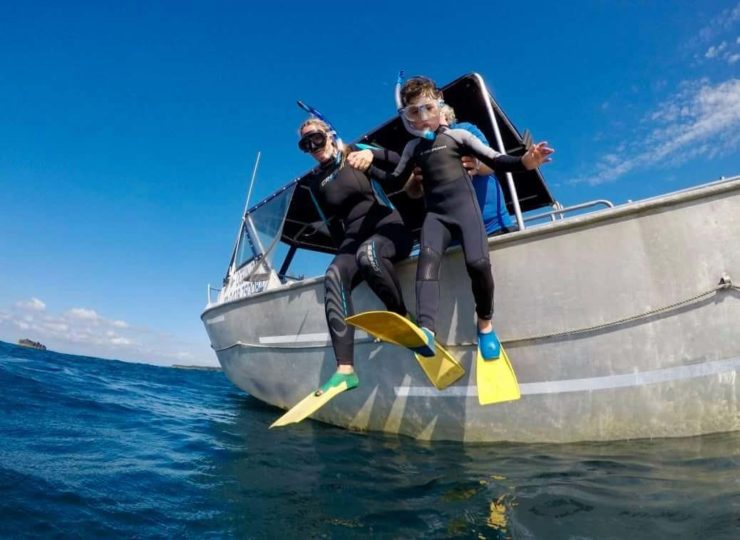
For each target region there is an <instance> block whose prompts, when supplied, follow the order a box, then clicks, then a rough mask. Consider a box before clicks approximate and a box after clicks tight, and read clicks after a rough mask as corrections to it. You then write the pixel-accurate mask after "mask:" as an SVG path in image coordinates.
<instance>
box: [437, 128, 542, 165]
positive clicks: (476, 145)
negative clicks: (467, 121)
mask: <svg viewBox="0 0 740 540" xmlns="http://www.w3.org/2000/svg"><path fill="white" fill-rule="evenodd" d="M447 134H448V135H450V136H451V137H452V138H453V139H455V140H456V141H457V142H458V144H460V146H461V149H462V151H463V154H466V153H467V151H470V153H471V154H472V155H474V156H475V157H477V158H478V159H480V160H481V161H482V162H483V163H485V164H486V165H488V166H489V167H491V169H493V170H494V171H496V172H523V171H526V170H527V168H526V167H525V166H524V163H522V158H520V157H515V156H510V155H508V154H501V153H500V152H496V150H494V149H493V148H491V147H490V146H486V145H485V144H483V143H482V142H480V141H479V140H478V139H477V138H476V137H475V135H473V134H472V133H470V132H468V131H464V130H462V129H454V130H449V131H447Z"/></svg>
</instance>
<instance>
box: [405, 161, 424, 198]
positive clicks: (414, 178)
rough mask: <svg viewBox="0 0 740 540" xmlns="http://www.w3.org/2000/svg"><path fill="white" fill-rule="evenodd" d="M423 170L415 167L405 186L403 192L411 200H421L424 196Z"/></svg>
mask: <svg viewBox="0 0 740 540" xmlns="http://www.w3.org/2000/svg"><path fill="white" fill-rule="evenodd" d="M421 179H422V176H421V168H420V167H414V171H413V172H412V173H411V176H409V179H408V180H406V183H405V184H404V185H403V190H404V191H405V192H406V195H408V196H409V198H410V199H421V198H422V197H423V196H424V186H422V185H421Z"/></svg>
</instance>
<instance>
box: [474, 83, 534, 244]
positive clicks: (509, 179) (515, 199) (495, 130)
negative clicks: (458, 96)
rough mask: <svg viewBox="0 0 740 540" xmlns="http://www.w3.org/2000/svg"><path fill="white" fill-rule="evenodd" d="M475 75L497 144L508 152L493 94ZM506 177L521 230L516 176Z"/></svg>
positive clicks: (520, 211)
mask: <svg viewBox="0 0 740 540" xmlns="http://www.w3.org/2000/svg"><path fill="white" fill-rule="evenodd" d="M473 75H474V77H475V78H476V79H477V80H478V84H479V85H480V87H481V90H482V91H483V95H484V96H485V98H486V111H487V112H488V116H489V117H490V118H491V124H492V125H493V134H494V137H495V138H496V144H497V145H498V148H499V152H502V153H506V147H505V146H504V140H503V138H502V137H501V130H500V129H499V127H498V122H497V121H496V114H495V113H494V111H493V106H492V105H491V94H490V93H489V92H488V87H487V86H486V83H485V81H484V80H483V77H481V76H480V75H479V74H477V73H474V74H473ZM504 178H506V184H507V185H508V186H509V191H510V192H511V202H512V204H513V206H514V218H515V219H516V223H517V225H518V226H519V230H520V231H522V230H524V228H525V227H524V222H525V221H526V220H524V219H523V218H522V209H521V207H520V206H519V195H517V192H516V186H515V185H514V177H513V176H512V175H511V173H508V172H507V173H505V174H504Z"/></svg>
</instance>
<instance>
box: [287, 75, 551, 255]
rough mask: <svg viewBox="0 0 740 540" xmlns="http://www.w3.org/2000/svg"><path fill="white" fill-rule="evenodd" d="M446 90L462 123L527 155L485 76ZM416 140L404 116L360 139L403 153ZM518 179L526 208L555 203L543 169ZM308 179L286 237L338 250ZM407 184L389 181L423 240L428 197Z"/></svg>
mask: <svg viewBox="0 0 740 540" xmlns="http://www.w3.org/2000/svg"><path fill="white" fill-rule="evenodd" d="M442 91H443V93H444V99H445V102H446V103H448V104H450V105H451V106H452V107H453V108H454V109H455V113H456V115H457V120H458V121H459V122H471V123H473V124H475V125H476V126H478V127H479V128H480V130H481V131H482V132H483V133H484V134H485V136H486V138H487V139H488V142H489V144H490V145H491V147H492V148H494V149H495V150H497V151H499V152H502V153H506V154H511V155H514V156H518V155H522V154H523V153H524V151H525V148H524V144H523V141H522V136H521V135H520V133H519V132H518V131H517V129H516V128H515V127H514V125H513V124H512V123H511V121H510V120H509V119H508V117H507V116H506V115H505V114H504V112H503V110H501V107H499V105H498V103H496V101H495V100H494V99H493V97H492V96H491V95H490V94H489V93H488V91H487V90H486V89H485V87H484V86H483V83H482V79H481V78H480V76H479V75H477V74H475V73H471V74H469V75H465V76H463V77H460V78H459V79H456V80H455V81H453V82H451V83H450V84H448V85H447V86H445V87H443V88H442ZM489 104H490V110H492V111H493V115H494V117H495V121H496V122H497V124H498V128H499V131H500V134H501V139H502V141H503V146H504V147H503V148H499V145H498V144H496V140H497V138H496V136H495V130H494V126H493V121H492V118H491V115H490V113H489V106H488V105H489ZM411 138H412V136H411V135H410V134H409V133H408V132H407V131H406V129H405V128H404V127H403V124H402V122H401V120H400V118H398V117H395V118H393V119H391V120H389V121H387V122H385V123H384V124H382V125H381V126H380V127H378V128H376V129H374V130H373V131H370V132H368V133H366V134H365V135H363V136H362V137H360V139H358V140H357V141H354V142H357V143H367V144H376V145H379V146H382V147H384V148H388V149H390V150H394V151H396V152H398V153H399V154H400V153H401V152H402V151H403V147H404V146H405V145H406V143H407V142H408V141H409V140H410V139H411ZM513 178H514V184H515V186H516V192H517V195H518V198H519V205H520V208H521V211H522V212H527V211H529V210H535V209H538V208H542V207H545V206H551V205H552V204H553V203H554V199H553V197H552V195H551V194H550V191H549V190H548V189H547V186H546V185H545V181H544V179H543V178H542V175H541V174H540V171H539V170H534V171H527V172H522V173H515V174H513ZM306 180H307V175H306V176H303V177H301V178H300V179H298V181H297V185H296V189H295V192H294V194H293V198H292V200H291V203H290V206H289V208H288V212H287V216H286V219H285V224H284V227H283V231H282V238H281V240H282V241H283V242H285V243H286V244H288V245H290V246H295V247H297V248H304V249H310V250H314V251H321V252H325V253H333V252H334V251H335V247H334V244H333V242H332V240H331V237H330V236H329V233H328V231H327V229H326V227H325V226H323V224H322V221H321V217H320V216H319V213H318V211H317V209H316V206H315V205H314V202H313V200H312V199H311V196H310V194H309V191H308V188H307V187H306V185H305V183H306ZM502 180H503V179H502ZM401 187H402V186H400V185H397V186H391V185H387V184H384V185H383V188H384V189H385V191H386V193H387V194H388V196H389V198H390V200H391V202H392V203H393V204H394V205H395V206H396V208H397V209H398V211H399V212H400V213H401V216H402V217H403V220H404V222H405V223H406V225H407V226H408V227H409V228H410V229H411V230H412V231H414V237H415V238H416V239H417V240H418V237H419V232H420V230H421V224H422V222H423V220H424V201H423V199H410V198H409V197H408V196H406V194H405V193H404V192H403V191H401ZM501 187H502V189H503V191H504V197H505V199H506V206H507V208H508V209H509V212H510V213H511V214H512V215H513V214H514V206H513V203H512V195H511V193H510V190H509V186H508V183H507V182H505V181H502V182H501Z"/></svg>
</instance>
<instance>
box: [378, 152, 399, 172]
mask: <svg viewBox="0 0 740 540" xmlns="http://www.w3.org/2000/svg"><path fill="white" fill-rule="evenodd" d="M370 151H371V152H372V153H373V165H376V166H378V167H381V168H383V169H386V170H391V169H394V168H395V167H396V165H398V162H399V161H401V156H399V155H398V154H397V153H396V152H394V151H393V150H387V149H385V148H370Z"/></svg>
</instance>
